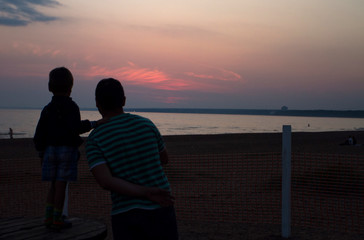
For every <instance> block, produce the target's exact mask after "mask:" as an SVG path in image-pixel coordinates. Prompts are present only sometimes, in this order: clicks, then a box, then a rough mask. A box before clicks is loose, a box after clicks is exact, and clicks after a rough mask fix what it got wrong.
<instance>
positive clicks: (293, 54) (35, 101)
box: [0, 0, 364, 110]
mask: <svg viewBox="0 0 364 240" xmlns="http://www.w3.org/2000/svg"><path fill="white" fill-rule="evenodd" d="M0 34H1V38H0V107H37V108H38V107H39V108H42V107H43V106H44V105H45V104H47V103H48V102H49V100H50V98H51V93H49V92H48V88H47V87H48V85H47V84H48V73H49V71H50V70H52V69H53V68H55V67H59V66H65V67H67V68H69V69H70V70H71V71H72V73H73V76H74V78H75V83H74V88H73V92H72V98H73V99H74V100H75V101H76V102H77V103H78V105H79V106H80V108H85V107H95V101H94V90H95V87H96V84H97V82H98V81H99V80H101V79H103V78H108V77H113V78H116V79H118V80H120V81H121V83H122V84H123V85H124V88H125V91H126V97H127V105H126V107H129V108H150V107H162V108H166V107H167V108H242V109H280V108H281V107H282V106H283V105H286V106H288V108H289V109H302V110H306V109H327V110H329V109H332V110H364V1H363V0H345V1H343V0H291V1H288V0H275V1H272V0H224V1H221V0H183V1H179V0H175V1H174V0H172V1H164V0H149V1H141V0H123V1H119V0H104V1H85V0H83V1H81V0H65V1H56V0H48V1H46V0H29V1H26V0H24V1H20V0H19V1H15V0H0Z"/></svg>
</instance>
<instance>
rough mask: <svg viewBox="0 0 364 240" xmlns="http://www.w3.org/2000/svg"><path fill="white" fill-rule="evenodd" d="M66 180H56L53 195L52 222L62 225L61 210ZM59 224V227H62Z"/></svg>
mask: <svg viewBox="0 0 364 240" xmlns="http://www.w3.org/2000/svg"><path fill="white" fill-rule="evenodd" d="M66 186H67V182H65V181H56V183H55V195H54V211H53V224H54V225H62V226H63V219H62V210H63V204H64V199H65V193H66ZM62 226H60V227H62Z"/></svg>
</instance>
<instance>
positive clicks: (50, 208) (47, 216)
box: [44, 204, 54, 228]
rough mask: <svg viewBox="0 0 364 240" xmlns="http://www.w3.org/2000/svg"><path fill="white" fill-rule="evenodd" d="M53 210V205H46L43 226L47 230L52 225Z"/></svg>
mask: <svg viewBox="0 0 364 240" xmlns="http://www.w3.org/2000/svg"><path fill="white" fill-rule="evenodd" d="M53 209H54V207H53V204H47V206H46V213H45V219H44V225H45V226H46V227H47V228H50V227H51V226H52V224H53Z"/></svg>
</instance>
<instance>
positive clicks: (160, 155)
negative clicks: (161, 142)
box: [159, 148, 169, 165]
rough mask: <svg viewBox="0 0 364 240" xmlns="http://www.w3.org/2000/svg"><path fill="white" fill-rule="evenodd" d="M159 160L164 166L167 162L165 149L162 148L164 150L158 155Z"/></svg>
mask: <svg viewBox="0 0 364 240" xmlns="http://www.w3.org/2000/svg"><path fill="white" fill-rule="evenodd" d="M159 159H160V161H161V163H162V165H166V164H167V163H168V162H169V157H168V152H167V149H165V148H164V150H163V151H162V152H160V153H159Z"/></svg>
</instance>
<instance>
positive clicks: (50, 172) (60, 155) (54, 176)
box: [42, 146, 79, 182]
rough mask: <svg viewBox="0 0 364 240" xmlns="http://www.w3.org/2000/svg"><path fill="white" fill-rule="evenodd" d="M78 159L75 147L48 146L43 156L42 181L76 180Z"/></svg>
mask: <svg viewBox="0 0 364 240" xmlns="http://www.w3.org/2000/svg"><path fill="white" fill-rule="evenodd" d="M78 159H79V151H78V148H77V147H69V146H48V147H47V148H46V150H45V152H44V156H43V165H42V181H66V182H68V181H76V180H77V164H78Z"/></svg>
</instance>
